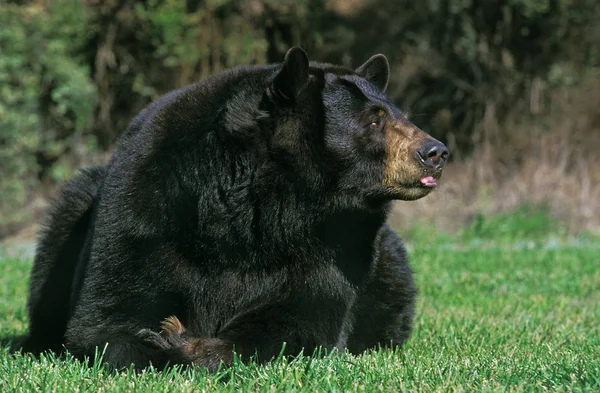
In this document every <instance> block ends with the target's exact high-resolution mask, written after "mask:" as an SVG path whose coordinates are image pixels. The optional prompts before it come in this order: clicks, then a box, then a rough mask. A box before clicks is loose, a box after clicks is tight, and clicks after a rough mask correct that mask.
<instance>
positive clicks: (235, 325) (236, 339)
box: [139, 301, 344, 371]
mask: <svg viewBox="0 0 600 393" xmlns="http://www.w3.org/2000/svg"><path fill="white" fill-rule="evenodd" d="M324 303H325V304H330V305H331V306H333V307H332V308H331V309H327V307H323V304H321V307H322V308H321V310H319V307H317V306H316V305H312V306H311V307H306V308H304V307H303V306H302V305H300V304H299V303H296V302H290V303H287V302H286V303H285V304H283V303H281V304H276V305H270V306H263V307H260V308H259V309H255V310H253V311H249V312H246V313H242V314H240V315H238V316H236V317H234V318H233V319H232V320H231V321H230V322H229V323H228V324H227V325H226V326H224V327H223V328H222V329H221V330H220V331H219V332H218V333H217V335H216V337H195V336H194V335H193V334H190V332H189V331H187V330H186V329H185V328H184V327H183V325H182V324H181V322H180V321H179V320H178V319H177V317H175V316H171V317H169V318H167V319H166V320H165V321H164V322H163V324H162V326H161V327H162V331H161V332H160V333H158V332H155V331H152V330H149V329H144V330H142V331H141V332H140V333H139V336H140V337H143V338H145V340H146V342H147V343H150V344H152V345H153V346H154V347H155V348H158V349H162V350H165V351H169V353H170V354H171V356H173V362H178V363H184V364H192V365H197V366H201V367H206V368H208V369H209V370H213V371H214V370H216V369H217V368H218V367H219V365H221V364H223V365H225V366H227V365H230V364H231V363H232V361H233V354H234V351H235V353H236V354H238V355H240V356H242V357H243V358H244V360H247V359H248V358H249V357H253V356H255V358H254V360H255V361H257V362H259V363H263V362H266V361H269V360H271V359H273V358H275V357H277V356H278V355H279V354H282V355H283V356H295V355H297V354H300V353H301V352H302V351H305V354H308V355H311V354H312V351H313V350H314V349H316V348H317V347H321V348H323V349H325V350H331V349H333V348H335V347H336V344H337V340H338V336H339V331H340V328H341V326H342V323H343V318H344V307H343V306H341V305H337V304H336V305H334V304H333V303H331V302H329V303H328V302H327V301H324ZM304 306H307V305H306V304H304ZM303 308H304V310H303ZM302 310H303V311H302ZM284 343H285V348H284V347H283V345H284Z"/></svg>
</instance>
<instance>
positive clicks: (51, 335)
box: [14, 167, 104, 354]
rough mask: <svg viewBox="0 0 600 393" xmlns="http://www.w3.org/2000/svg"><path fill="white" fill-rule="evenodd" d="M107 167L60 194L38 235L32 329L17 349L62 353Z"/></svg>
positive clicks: (30, 308) (79, 178) (29, 307)
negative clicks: (76, 282)
mask: <svg viewBox="0 0 600 393" xmlns="http://www.w3.org/2000/svg"><path fill="white" fill-rule="evenodd" d="M103 176H104V168H100V167H98V168H91V169H88V170H85V171H83V172H82V173H81V174H79V175H78V176H77V177H75V178H74V179H73V180H71V181H69V182H68V183H66V184H65V185H64V186H63V188H62V189H61V191H60V193H59V194H58V196H57V198H56V201H55V203H54V204H53V209H52V211H51V213H50V215H49V218H48V222H47V225H46V228H45V229H44V231H43V232H42V235H41V237H40V239H39V242H38V246H37V250H36V257H35V261H34V264H33V268H32V271H31V278H30V285H29V299H28V302H27V311H28V316H29V331H28V333H27V336H26V338H25V340H24V341H23V342H22V343H20V345H19V346H18V347H15V348H14V349H15V350H23V351H25V352H32V353H34V354H38V353H40V352H42V351H45V350H52V351H57V352H60V351H61V350H62V343H63V336H64V333H65V329H66V326H67V320H68V318H69V311H70V299H71V296H72V290H73V281H74V277H75V272H76V269H77V265H78V264H79V263H80V257H81V252H82V249H83V248H84V243H85V240H86V237H87V233H88V230H89V226H90V219H91V214H92V212H91V210H92V206H93V203H94V200H95V199H96V195H97V193H98V188H99V186H100V184H101V182H102V178H103Z"/></svg>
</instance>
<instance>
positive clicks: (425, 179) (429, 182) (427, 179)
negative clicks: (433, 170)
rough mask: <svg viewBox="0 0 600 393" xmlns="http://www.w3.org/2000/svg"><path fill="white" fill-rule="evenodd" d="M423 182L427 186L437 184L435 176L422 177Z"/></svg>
mask: <svg viewBox="0 0 600 393" xmlns="http://www.w3.org/2000/svg"><path fill="white" fill-rule="evenodd" d="M421 184H422V185H424V186H425V187H435V186H436V185H437V183H436V182H435V179H434V178H433V176H426V177H422V178H421Z"/></svg>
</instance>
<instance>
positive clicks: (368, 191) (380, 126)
mask: <svg viewBox="0 0 600 393" xmlns="http://www.w3.org/2000/svg"><path fill="white" fill-rule="evenodd" d="M389 74H390V69H389V64H388V60H387V59H386V57H385V56H384V55H381V54H378V55H375V56H373V57H371V58H370V59H368V60H367V61H366V62H365V63H364V64H362V65H361V66H360V67H358V68H356V69H354V70H351V69H346V68H343V67H339V66H334V65H330V64H324V63H316V62H309V60H308V57H307V55H306V53H305V52H304V51H303V50H302V49H300V48H291V49H290V50H289V51H288V52H287V54H286V56H285V60H284V62H283V64H282V66H281V68H280V69H279V71H278V73H277V75H276V76H275V79H274V81H273V83H272V85H271V88H270V90H271V94H272V95H273V96H276V97H278V100H279V102H280V103H281V104H280V107H281V108H280V109H281V110H282V111H285V112H286V116H283V117H282V118H285V119H286V120H285V121H286V124H284V125H281V127H279V129H280V131H278V132H279V133H280V134H282V135H284V137H283V138H282V139H281V140H285V142H281V143H282V144H283V145H285V144H287V145H293V146H294V149H295V151H296V153H298V152H299V150H298V146H302V145H310V146H312V147H311V150H310V151H308V150H304V151H303V152H302V153H301V154H303V155H304V156H306V159H305V160H303V159H302V157H300V158H298V159H299V160H300V161H304V165H318V166H319V170H320V171H321V173H323V174H324V176H323V178H324V179H326V180H325V181H326V182H330V183H335V189H336V190H337V191H338V192H340V193H342V194H346V195H348V194H352V195H354V197H359V198H360V197H363V198H367V199H369V198H371V199H375V200H393V199H399V200H415V199H419V198H422V197H424V196H425V195H427V194H429V193H430V192H431V191H432V190H433V189H434V188H435V187H436V186H437V181H438V180H439V179H440V177H441V175H442V171H443V169H444V165H445V164H446V161H447V160H448V154H449V153H448V148H447V147H446V146H445V145H444V144H443V143H441V142H440V141H438V140H436V139H434V138H433V137H431V136H430V135H428V134H427V133H425V132H424V131H422V130H420V129H419V128H418V127H417V126H415V125H414V124H413V123H412V122H410V121H409V120H408V119H407V117H406V116H405V115H404V114H403V113H402V111H401V110H400V109H398V108H397V107H396V106H395V105H394V104H393V103H392V101H391V100H390V98H389V97H388V96H387V95H386V94H385V91H386V88H387V85H388V80H389ZM290 128H293V129H294V131H293V134H294V135H295V137H294V138H293V139H290V137H289V135H290V134H291V133H292V131H290ZM281 129H283V131H281ZM319 149H320V151H319ZM313 152H316V153H313ZM297 155H298V154H297ZM309 155H313V157H308V156H309ZM309 163H310V164H309ZM315 163H316V164H315Z"/></svg>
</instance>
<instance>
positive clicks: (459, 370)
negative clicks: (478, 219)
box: [0, 216, 600, 392]
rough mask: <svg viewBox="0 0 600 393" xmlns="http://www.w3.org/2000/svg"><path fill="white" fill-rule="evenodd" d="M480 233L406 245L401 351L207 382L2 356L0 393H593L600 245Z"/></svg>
mask: <svg viewBox="0 0 600 393" xmlns="http://www.w3.org/2000/svg"><path fill="white" fill-rule="evenodd" d="M538 218H539V217H538ZM507 219H508V220H509V221H510V220H512V221H516V223H514V222H513V223H512V224H510V223H509V224H507V225H509V227H510V226H511V225H515V226H516V227H519V228H523V225H522V224H523V223H522V222H521V221H522V220H520V219H515V217H508V216H507ZM498 220H500V221H501V222H496V224H497V225H500V224H502V222H503V221H502V218H499V219H498ZM512 221H511V222H512ZM540 222H541V223H543V222H544V220H541V221H540ZM484 225H487V224H486V223H483V224H481V225H480V228H479V231H480V232H481V235H482V236H481V238H478V237H477V234H476V233H475V234H474V233H473V231H474V230H473V229H472V228H471V229H469V231H466V232H465V233H466V234H465V233H463V235H461V237H459V238H456V239H451V238H449V237H446V238H440V239H437V240H431V239H428V238H427V237H426V236H418V239H415V240H414V242H413V246H412V247H411V250H410V254H411V258H412V261H413V262H412V263H413V267H414V270H415V272H416V278H417V280H418V284H419V288H420V297H419V302H418V312H417V316H416V326H415V331H414V335H413V336H412V338H411V340H410V341H409V343H408V344H407V345H406V346H405V347H404V348H403V349H402V350H400V351H395V352H393V351H376V352H373V353H368V354H365V355H362V356H356V357H354V356H349V355H345V354H344V355H342V356H327V357H325V358H320V359H312V360H311V359H310V358H309V357H301V358H298V359H295V360H293V361H287V362H286V361H284V360H277V361H274V362H272V363H270V364H268V365H266V366H257V365H254V364H249V365H244V364H236V365H235V366H234V367H233V368H231V369H230V370H228V371H225V372H223V373H220V374H217V375H207V374H206V373H205V372H203V370H185V371H181V370H170V371H168V372H165V373H158V372H155V371H152V370H150V371H146V372H143V373H141V374H135V373H134V372H122V373H119V374H113V373H111V372H108V371H106V370H105V369H103V368H102V367H98V366H95V367H92V368H87V367H84V366H82V365H81V364H80V363H78V362H75V361H71V360H67V361H65V360H62V359H54V358H52V357H43V358H42V359H41V360H39V361H38V360H32V359H30V358H29V357H27V356H21V355H16V356H12V355H9V354H8V351H7V349H6V348H4V349H0V392H12V391H18V392H30V391H39V392H46V391H48V392H63V391H82V392H83V391H85V392H87V391H102V392H121V391H140V392H167V391H168V392H191V391H295V392H298V391H307V392H312V391H324V392H341V391H344V392H346V391H364V392H372V391H383V392H394V391H422V392H435V391H457V392H460V391H465V392H473V391H477V392H486V391H495V392H496V391H540V392H542V391H557V392H560V391H590V392H594V391H600V327H599V326H600V306H599V304H600V268H599V267H600V243H598V242H597V240H595V239H593V240H592V241H588V240H585V239H584V240H572V241H567V240H564V238H561V239H560V240H557V238H553V237H548V236H546V238H544V237H543V236H538V235H540V234H539V233H538V230H537V229H535V228H534V229H533V232H532V233H534V234H535V236H533V240H531V239H529V240H528V239H527V238H526V236H527V235H528V233H520V236H524V237H522V238H512V237H510V236H503V238H502V239H503V240H501V241H498V242H495V241H493V239H492V238H491V236H484V234H485V233H487V232H486V231H487V229H486V230H483V229H481V228H484V229H485V226H484ZM541 225H542V224H541ZM543 225H545V224H543ZM533 226H534V227H535V225H533ZM527 228H529V229H527V230H528V231H531V230H532V229H531V227H527ZM503 231H504V232H503V234H508V233H510V230H509V229H503ZM529 234H531V233H529ZM509 240H510V241H509ZM29 268H30V261H29V260H25V261H23V260H20V259H15V258H12V259H11V258H4V259H3V258H2V257H0V337H6V336H9V335H13V334H18V333H23V332H24V331H25V328H26V324H25V322H26V316H25V314H24V307H25V302H26V283H27V277H28V273H29Z"/></svg>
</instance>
